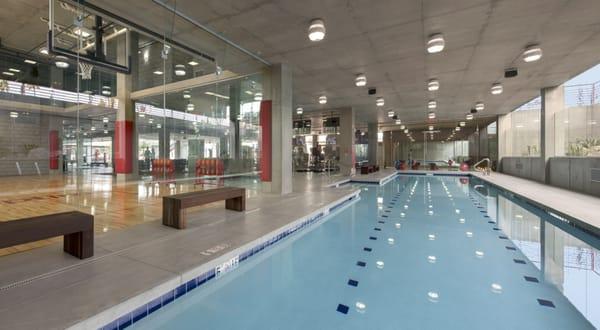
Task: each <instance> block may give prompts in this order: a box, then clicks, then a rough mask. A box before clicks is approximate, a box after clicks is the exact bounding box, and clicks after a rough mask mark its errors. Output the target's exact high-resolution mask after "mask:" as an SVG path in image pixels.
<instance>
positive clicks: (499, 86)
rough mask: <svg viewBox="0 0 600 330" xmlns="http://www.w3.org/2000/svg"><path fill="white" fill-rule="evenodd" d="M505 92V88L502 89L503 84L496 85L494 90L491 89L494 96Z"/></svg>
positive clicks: (493, 87)
mask: <svg viewBox="0 0 600 330" xmlns="http://www.w3.org/2000/svg"><path fill="white" fill-rule="evenodd" d="M503 91H504V88H502V84H501V83H494V84H493V85H492V88H491V89H490V92H491V93H492V94H493V95H499V94H502V92H503Z"/></svg>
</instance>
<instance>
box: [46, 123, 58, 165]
mask: <svg viewBox="0 0 600 330" xmlns="http://www.w3.org/2000/svg"><path fill="white" fill-rule="evenodd" d="M59 154H60V147H59V139H58V131H50V133H49V135H48V155H49V157H50V158H49V164H48V167H49V168H50V169H51V170H58V157H59V156H60V155H59Z"/></svg>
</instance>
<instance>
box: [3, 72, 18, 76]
mask: <svg viewBox="0 0 600 330" xmlns="http://www.w3.org/2000/svg"><path fill="white" fill-rule="evenodd" d="M2 74H3V75H5V76H14V75H15V74H14V73H12V72H10V71H4V72H2Z"/></svg>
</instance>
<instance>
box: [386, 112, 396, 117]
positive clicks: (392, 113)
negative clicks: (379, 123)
mask: <svg viewBox="0 0 600 330" xmlns="http://www.w3.org/2000/svg"><path fill="white" fill-rule="evenodd" d="M395 115H396V113H395V112H394V111H388V117H390V118H392V117H394V116H395Z"/></svg>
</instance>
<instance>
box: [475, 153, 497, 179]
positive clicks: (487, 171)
mask: <svg viewBox="0 0 600 330" xmlns="http://www.w3.org/2000/svg"><path fill="white" fill-rule="evenodd" d="M483 162H487V167H485V168H484V167H482V168H481V170H480V168H479V167H478V166H479V164H481V163H483ZM491 162H492V160H491V159H489V158H487V157H486V158H484V159H482V160H480V161H478V162H477V163H475V165H473V168H475V171H478V172H482V173H483V174H484V175H486V174H487V175H490V173H491V168H490V163H491Z"/></svg>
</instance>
